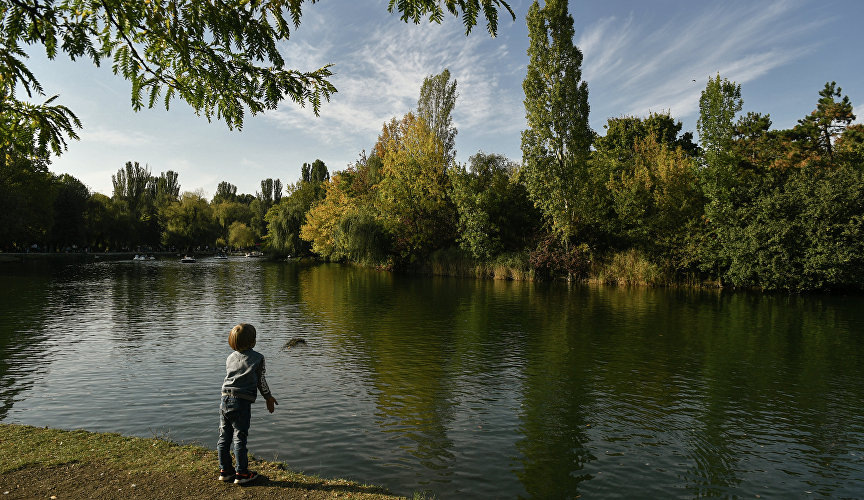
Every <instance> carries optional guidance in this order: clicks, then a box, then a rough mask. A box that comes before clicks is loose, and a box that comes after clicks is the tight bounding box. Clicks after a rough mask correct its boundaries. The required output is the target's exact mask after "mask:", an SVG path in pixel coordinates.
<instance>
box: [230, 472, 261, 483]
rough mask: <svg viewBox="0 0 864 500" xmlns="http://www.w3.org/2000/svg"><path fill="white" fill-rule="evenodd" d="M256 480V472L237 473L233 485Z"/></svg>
mask: <svg viewBox="0 0 864 500" xmlns="http://www.w3.org/2000/svg"><path fill="white" fill-rule="evenodd" d="M256 479H258V473H257V472H252V471H249V472H246V473H243V472H238V473H237V476H236V477H235V479H234V484H246V483H251V482H252V481H254V480H256Z"/></svg>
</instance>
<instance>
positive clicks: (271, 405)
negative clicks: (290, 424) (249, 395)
mask: <svg viewBox="0 0 864 500" xmlns="http://www.w3.org/2000/svg"><path fill="white" fill-rule="evenodd" d="M266 371H267V370H266V369H265V368H264V360H263V359H262V360H261V364H260V365H259V367H258V390H259V391H260V392H261V395H262V396H264V399H265V400H266V401H267V411H269V412H270V413H273V412H274V411H275V410H276V405H278V404H279V403H277V402H276V398H274V397H273V395H272V394H270V386H268V385H267V379H266V378H264V373H265V372H266Z"/></svg>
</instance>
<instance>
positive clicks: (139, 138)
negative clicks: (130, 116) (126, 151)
mask: <svg viewBox="0 0 864 500" xmlns="http://www.w3.org/2000/svg"><path fill="white" fill-rule="evenodd" d="M80 135H81V140H82V141H87V142H92V143H100V144H104V145H108V146H123V147H141V146H147V145H150V144H153V143H155V142H156V140H155V138H154V137H153V136H151V135H148V134H144V133H141V132H129V131H125V130H113V129H106V128H103V127H98V126H96V127H92V128H85V129H84V130H83V131H82V132H81V134H80Z"/></svg>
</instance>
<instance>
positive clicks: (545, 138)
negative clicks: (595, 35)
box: [522, 0, 594, 245]
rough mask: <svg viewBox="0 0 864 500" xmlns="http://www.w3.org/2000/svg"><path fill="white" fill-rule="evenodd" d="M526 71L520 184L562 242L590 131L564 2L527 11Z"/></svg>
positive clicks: (571, 226) (574, 208)
mask: <svg viewBox="0 0 864 500" xmlns="http://www.w3.org/2000/svg"><path fill="white" fill-rule="evenodd" d="M527 22H528V36H529V38H530V44H529V46H528V57H529V62H528V73H527V75H526V76H525V81H524V82H523V83H522V88H523V89H524V91H525V101H524V102H525V115H526V118H527V119H528V129H527V130H525V131H523V132H522V158H523V161H524V164H525V166H524V174H525V176H524V178H525V186H526V187H527V189H528V193H529V195H530V197H531V200H532V201H533V202H534V204H535V206H537V207H538V208H539V209H540V211H541V212H542V213H543V216H544V218H545V219H546V220H547V222H548V223H549V224H550V225H551V229H552V232H553V233H554V234H555V235H556V236H558V237H559V238H560V239H561V240H562V241H563V242H564V243H565V245H566V244H567V242H568V241H569V240H570V239H571V238H572V237H573V236H575V235H576V231H577V229H578V227H579V224H580V222H581V217H582V214H580V213H579V209H578V200H579V189H580V186H581V185H582V184H583V183H584V180H585V177H586V173H587V168H586V162H587V159H588V155H589V148H590V146H591V141H592V139H593V135H594V134H593V132H592V131H591V128H590V127H589V125H588V111H589V107H588V84H587V83H585V82H583V81H582V69H581V66H582V52H581V51H580V50H579V48H578V47H576V46H575V45H573V18H572V17H571V16H570V14H569V13H568V11H567V0H547V2H546V4H545V6H544V7H542V8H541V7H540V6H539V4H538V2H537V0H535V1H534V3H533V4H532V5H531V8H530V9H529V10H528V17H527Z"/></svg>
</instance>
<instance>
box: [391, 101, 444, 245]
mask: <svg viewBox="0 0 864 500" xmlns="http://www.w3.org/2000/svg"><path fill="white" fill-rule="evenodd" d="M398 128H399V134H389V135H388V136H387V137H384V136H383V135H382V137H381V138H380V139H379V141H383V144H382V147H381V148H380V149H381V150H382V151H383V157H382V170H381V171H382V179H381V182H380V183H379V184H378V188H377V190H378V204H377V207H378V211H379V214H378V217H379V219H380V220H381V221H382V223H383V225H384V227H385V228H386V229H387V231H388V232H389V233H390V235H391V236H392V238H393V245H394V252H395V253H396V255H398V257H399V258H400V259H401V260H403V261H405V262H411V261H413V260H415V259H416V258H417V257H418V256H421V255H424V254H426V253H428V252H430V251H432V250H434V249H436V248H441V247H443V246H444V245H445V244H446V243H448V242H450V241H452V240H453V238H454V234H453V233H454V230H453V228H454V227H455V224H454V222H455V209H454V207H453V204H452V203H451V202H450V200H449V197H448V195H447V185H448V178H447V174H446V170H445V168H444V161H445V157H446V156H445V154H444V153H445V152H444V146H443V144H442V143H441V141H440V140H439V139H438V137H437V136H436V135H435V133H434V132H433V131H432V130H431V129H430V128H429V126H428V125H427V124H426V122H425V120H423V119H421V118H418V117H416V116H414V115H413V114H411V113H409V114H407V115H405V117H404V118H403V119H402V121H401V122H399V127H398Z"/></svg>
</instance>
